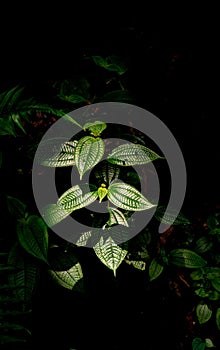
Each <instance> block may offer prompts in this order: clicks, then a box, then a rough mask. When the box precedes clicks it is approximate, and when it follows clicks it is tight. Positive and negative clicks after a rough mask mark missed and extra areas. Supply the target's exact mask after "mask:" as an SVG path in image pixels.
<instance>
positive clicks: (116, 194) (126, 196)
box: [107, 182, 156, 211]
mask: <svg viewBox="0 0 220 350" xmlns="http://www.w3.org/2000/svg"><path fill="white" fill-rule="evenodd" d="M107 197H108V199H109V201H110V202H112V203H113V204H114V205H115V206H116V207H119V208H121V209H125V210H130V211H140V210H146V209H150V208H153V207H155V206H156V205H155V204H152V203H150V202H149V201H148V199H147V198H145V197H144V196H143V195H142V194H141V193H140V192H139V191H138V190H137V189H136V188H135V187H133V186H130V185H128V184H126V183H124V182H114V183H112V184H111V185H110V186H109V188H108V194H107Z"/></svg>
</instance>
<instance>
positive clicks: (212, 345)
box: [205, 338, 215, 348]
mask: <svg viewBox="0 0 220 350" xmlns="http://www.w3.org/2000/svg"><path fill="white" fill-rule="evenodd" d="M205 345H206V347H207V348H214V347H215V345H214V344H213V342H212V340H211V339H209V338H206V339H205Z"/></svg>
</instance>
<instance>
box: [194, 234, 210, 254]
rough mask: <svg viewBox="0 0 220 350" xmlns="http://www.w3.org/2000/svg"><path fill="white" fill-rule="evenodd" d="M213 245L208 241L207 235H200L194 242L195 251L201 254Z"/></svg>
mask: <svg viewBox="0 0 220 350" xmlns="http://www.w3.org/2000/svg"><path fill="white" fill-rule="evenodd" d="M212 246H213V243H212V242H210V240H209V239H208V237H200V238H199V239H198V240H197V241H196V244H195V251H196V253H198V254H202V253H205V252H207V251H208V250H209V249H211V248H212Z"/></svg>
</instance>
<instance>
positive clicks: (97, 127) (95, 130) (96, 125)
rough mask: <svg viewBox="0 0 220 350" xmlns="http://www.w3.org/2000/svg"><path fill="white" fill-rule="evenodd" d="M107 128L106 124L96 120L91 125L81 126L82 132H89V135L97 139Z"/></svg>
mask: <svg viewBox="0 0 220 350" xmlns="http://www.w3.org/2000/svg"><path fill="white" fill-rule="evenodd" d="M106 128H107V125H106V123H104V122H100V121H98V120H96V121H95V122H92V123H86V124H85V125H84V126H83V129H84V130H89V131H90V134H91V135H93V136H95V137H97V136H100V135H101V133H102V132H103V131H104V130H105V129H106Z"/></svg>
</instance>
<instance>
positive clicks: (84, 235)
mask: <svg viewBox="0 0 220 350" xmlns="http://www.w3.org/2000/svg"><path fill="white" fill-rule="evenodd" d="M91 236H92V231H88V232H84V233H82V235H81V236H80V238H79V239H78V240H77V242H76V243H75V244H76V245H77V246H78V247H84V246H86V244H87V242H88V239H89V238H90V237H91Z"/></svg>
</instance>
